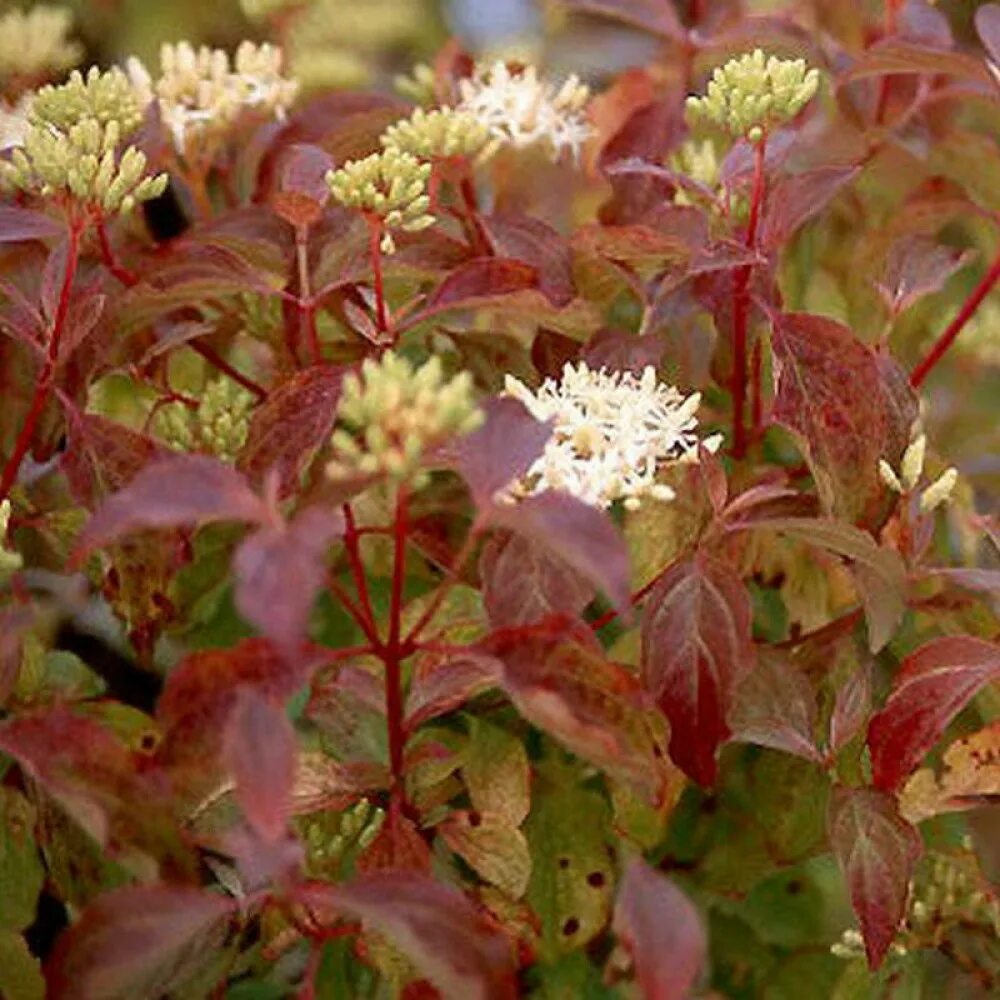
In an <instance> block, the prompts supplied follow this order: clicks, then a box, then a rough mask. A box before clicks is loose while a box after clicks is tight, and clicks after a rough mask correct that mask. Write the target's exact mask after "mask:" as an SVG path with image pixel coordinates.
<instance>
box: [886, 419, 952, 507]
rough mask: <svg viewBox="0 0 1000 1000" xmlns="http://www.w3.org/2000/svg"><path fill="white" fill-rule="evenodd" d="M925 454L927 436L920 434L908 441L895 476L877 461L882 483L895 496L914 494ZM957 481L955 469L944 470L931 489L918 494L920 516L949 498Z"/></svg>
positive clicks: (890, 469) (922, 469)
mask: <svg viewBox="0 0 1000 1000" xmlns="http://www.w3.org/2000/svg"><path fill="white" fill-rule="evenodd" d="M926 454H927V437H926V436H925V435H924V434H920V435H919V436H917V437H916V438H914V440H913V441H911V442H910V445H909V447H907V449H906V451H905V452H904V454H903V460H902V463H901V464H900V467H899V472H898V474H897V472H896V470H895V469H893V467H892V466H891V465H890V464H889V463H888V462H887V461H886V460H885V459H884V458H882V459H879V463H878V472H879V477H880V478H881V479H882V482H883V483H884V484H885V485H886V486H888V487H889V489H891V490H892V491H893V492H894V493H899V494H900V495H903V496H909V495H911V494H913V493H914V492H915V491H916V488H917V485H918V484H919V482H920V478H921V476H922V475H923V471H924V457H925V456H926ZM957 482H958V470H957V469H955V468H948V469H945V471H944V472H942V473H941V475H940V476H938V477H937V479H935V480H934V482H933V483H931V484H930V486H927V487H925V488H924V490H923V492H922V493H921V494H920V510H921V513H924V514H929V513H931V511H933V510H936V509H937V508H938V507H940V506H941V504H943V503H945V502H946V501H947V500H949V499H950V498H951V494H952V492H953V491H954V489H955V484H956V483H957Z"/></svg>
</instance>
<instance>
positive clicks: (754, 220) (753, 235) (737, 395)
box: [732, 136, 767, 458]
mask: <svg viewBox="0 0 1000 1000" xmlns="http://www.w3.org/2000/svg"><path fill="white" fill-rule="evenodd" d="M766 152H767V137H766V136H764V137H762V138H761V140H760V142H758V143H757V144H756V145H755V146H754V162H753V190H752V192H751V195H750V219H749V222H748V223H747V233H746V246H747V247H748V248H753V246H754V245H755V244H756V242H757V226H758V223H759V221H760V212H761V205H762V204H763V201H764V157H765V155H766ZM752 274H753V265H752V264H746V265H744V266H743V267H741V268H740V269H739V270H738V271H737V272H736V279H735V281H734V282H733V381H732V396H733V456H734V457H735V458H742V457H743V456H744V455H745V454H746V447H747V435H746V425H745V424H744V422H743V417H744V414H743V411H744V409H745V408H746V393H747V318H748V313H749V307H750V294H749V290H750V277H751V275H752Z"/></svg>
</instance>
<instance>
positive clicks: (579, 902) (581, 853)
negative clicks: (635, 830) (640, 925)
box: [525, 786, 614, 961]
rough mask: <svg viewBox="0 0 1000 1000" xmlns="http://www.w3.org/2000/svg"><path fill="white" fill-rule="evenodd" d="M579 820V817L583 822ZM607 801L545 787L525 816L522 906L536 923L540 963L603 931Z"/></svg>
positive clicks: (608, 881) (608, 882)
mask: <svg viewBox="0 0 1000 1000" xmlns="http://www.w3.org/2000/svg"><path fill="white" fill-rule="evenodd" d="M584 817H585V819H584ZM608 819H609V817H608V806H607V802H606V800H605V799H604V797H603V796H602V795H600V794H599V793H597V792H595V791H592V790H589V789H585V788H582V787H579V786H570V787H565V788H551V787H545V788H544V789H542V790H541V794H540V795H539V796H538V798H537V800H536V801H535V803H534V805H533V808H532V810H531V815H530V816H529V817H528V822H527V825H526V828H525V829H526V833H527V835H528V844H529V846H530V848H531V858H532V868H531V881H530V882H529V884H528V902H529V903H530V904H531V908H532V909H533V910H534V911H535V913H537V914H538V918H539V920H540V921H541V932H542V933H541V942H540V945H541V948H540V950H541V954H542V957H543V958H544V959H546V961H552V960H554V959H555V958H557V957H558V956H559V955H562V954H565V953H566V952H569V951H575V950H577V949H579V948H582V947H583V946H584V945H586V944H587V942H588V941H591V940H592V939H593V938H594V937H596V936H597V935H598V934H599V933H600V932H601V931H602V930H603V929H604V927H605V925H606V924H607V921H608V916H609V913H610V910H611V886H612V885H613V881H614V869H613V867H612V863H611V858H610V856H609V851H608V840H609V836H610V830H609V829H608Z"/></svg>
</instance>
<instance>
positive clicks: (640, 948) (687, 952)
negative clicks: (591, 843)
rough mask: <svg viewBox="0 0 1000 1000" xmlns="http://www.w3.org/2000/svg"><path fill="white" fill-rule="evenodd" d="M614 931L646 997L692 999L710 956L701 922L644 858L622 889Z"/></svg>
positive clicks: (633, 865)
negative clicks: (693, 991)
mask: <svg viewBox="0 0 1000 1000" xmlns="http://www.w3.org/2000/svg"><path fill="white" fill-rule="evenodd" d="M613 926H614V929H615V933H616V934H617V935H618V937H619V939H620V940H621V941H622V943H623V944H624V945H625V947H626V948H627V949H628V951H629V953H630V954H631V956H632V961H633V963H634V965H635V976H636V980H637V981H638V983H639V987H640V989H641V990H642V995H643V996H644V997H650V998H655V1000H685V998H686V997H688V996H690V995H691V992H692V990H693V989H694V987H695V986H696V985H697V981H698V977H699V975H700V974H701V971H702V969H703V968H704V966H705V959H706V957H707V953H708V941H707V939H706V936H705V929H704V927H703V926H702V922H701V917H700V916H699V914H698V911H697V910H696V909H695V907H694V905H693V904H692V903H691V901H690V900H689V899H688V898H687V896H685V895H684V893H682V892H681V891H680V889H678V888H677V887H676V886H675V885H674V884H673V883H672V882H671V881H670V880H669V879H667V878H665V877H664V876H663V875H661V874H660V873H659V872H658V871H656V870H655V869H653V868H650V867H649V865H647V864H646V863H645V862H644V861H643V860H642V859H640V858H637V859H635V860H634V861H632V863H631V864H630V865H629V866H628V868H627V869H626V871H625V877H624V878H623V879H622V882H621V885H620V886H619V888H618V899H617V901H616V903H615V916H614V925H613Z"/></svg>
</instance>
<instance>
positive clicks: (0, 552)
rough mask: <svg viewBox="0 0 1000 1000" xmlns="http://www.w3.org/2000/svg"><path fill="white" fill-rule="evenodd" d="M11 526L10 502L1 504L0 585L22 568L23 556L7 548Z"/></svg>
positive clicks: (6, 501) (4, 501)
mask: <svg viewBox="0 0 1000 1000" xmlns="http://www.w3.org/2000/svg"><path fill="white" fill-rule="evenodd" d="M9 525H10V500H3V501H2V502H0V584H2V583H4V582H5V581H6V580H7V578H8V577H9V576H11V574H13V573H16V572H17V571H18V570H19V569H20V568H21V556H20V555H19V554H18V553H17V552H12V551H11V550H10V549H8V548H7V528H8V526H9Z"/></svg>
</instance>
